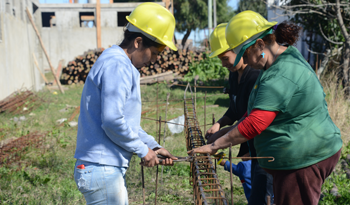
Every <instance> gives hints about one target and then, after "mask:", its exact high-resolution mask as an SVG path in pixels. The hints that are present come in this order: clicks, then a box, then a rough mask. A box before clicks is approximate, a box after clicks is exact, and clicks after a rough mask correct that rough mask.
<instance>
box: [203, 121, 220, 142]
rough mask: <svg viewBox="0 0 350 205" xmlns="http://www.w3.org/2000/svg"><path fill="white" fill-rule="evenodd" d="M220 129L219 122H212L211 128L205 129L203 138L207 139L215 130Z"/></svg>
mask: <svg viewBox="0 0 350 205" xmlns="http://www.w3.org/2000/svg"><path fill="white" fill-rule="evenodd" d="M219 130H220V123H218V122H217V123H215V124H213V126H211V128H209V130H208V131H207V133H205V139H208V138H209V137H210V136H211V135H213V134H214V133H215V132H217V131H219Z"/></svg>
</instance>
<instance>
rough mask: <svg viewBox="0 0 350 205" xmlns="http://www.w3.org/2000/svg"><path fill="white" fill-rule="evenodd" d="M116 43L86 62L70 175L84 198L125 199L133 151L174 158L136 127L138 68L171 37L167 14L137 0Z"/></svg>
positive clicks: (150, 162)
mask: <svg viewBox="0 0 350 205" xmlns="http://www.w3.org/2000/svg"><path fill="white" fill-rule="evenodd" d="M126 18H127V20H128V21H129V24H128V25H127V27H126V30H125V32H124V40H123V41H122V43H121V44H120V45H119V46H116V45H114V46H112V47H111V48H108V49H106V50H105V51H104V52H103V53H102V54H101V56H100V57H99V58H98V59H97V61H96V63H95V64H94V66H93V67H92V68H91V70H90V72H89V75H88V77H87V79H86V81H85V85H84V89H83V93H82V96H81V103H80V116H79V124H78V134H77V146H76V151H75V155H74V157H75V158H76V159H77V162H76V165H75V169H74V179H75V182H76V184H77V186H78V189H79V191H80V192H81V193H82V194H83V195H84V197H85V199H86V202H87V204H114V205H126V204H128V196H127V189H126V182H125V172H126V170H127V167H128V166H129V162H130V159H131V157H132V155H133V153H136V154H137V156H138V157H140V158H142V159H143V163H142V165H144V166H148V167H152V166H155V165H157V164H159V160H158V158H157V154H161V155H163V156H166V157H168V158H166V160H163V164H164V165H171V164H173V162H172V160H176V159H177V158H176V157H174V156H173V155H171V154H170V153H169V152H168V151H167V150H166V149H164V148H162V147H161V146H160V145H159V144H158V143H157V142H156V141H155V140H154V138H153V137H152V136H150V135H148V134H147V133H146V132H145V131H144V130H143V129H142V128H141V127H140V121H141V93H140V73H139V71H138V70H137V68H141V67H143V66H145V65H146V66H147V65H149V64H150V63H151V62H154V61H155V60H156V58H157V55H158V54H159V53H160V52H161V51H162V50H163V49H164V48H165V46H168V47H170V48H171V49H173V50H177V49H176V47H175V45H174V44H173V42H172V37H173V35H174V29H175V19H174V17H173V15H172V14H171V13H170V12H169V11H168V10H167V9H165V8H164V7H162V6H160V5H159V4H156V3H142V4H140V5H139V6H137V7H136V8H135V10H134V11H133V12H132V13H131V14H130V16H128V17H126Z"/></svg>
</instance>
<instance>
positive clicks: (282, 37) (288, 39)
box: [275, 21, 301, 45]
mask: <svg viewBox="0 0 350 205" xmlns="http://www.w3.org/2000/svg"><path fill="white" fill-rule="evenodd" d="M300 30H301V27H300V26H298V25H296V24H294V23H292V22H287V21H284V22H282V23H281V24H279V25H278V26H277V28H276V30H275V36H276V42H277V43H279V44H283V43H287V44H289V45H293V44H295V43H296V42H297V41H298V39H299V36H300Z"/></svg>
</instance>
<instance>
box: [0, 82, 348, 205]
mask: <svg viewBox="0 0 350 205" xmlns="http://www.w3.org/2000/svg"><path fill="white" fill-rule="evenodd" d="M330 86H331V85H330ZM67 88H68V89H67V90H66V91H65V92H66V93H65V94H64V95H62V94H58V95H54V94H52V93H50V92H49V91H47V90H44V91H41V92H38V93H37V95H38V96H40V98H41V99H42V103H41V105H40V107H39V108H37V109H35V110H33V112H32V113H31V114H27V115H25V117H26V120H25V121H20V122H15V121H14V120H13V119H14V117H20V116H21V115H17V116H14V115H11V114H7V113H2V114H0V128H1V129H0V140H5V139H10V138H13V139H14V138H18V137H20V136H23V135H25V134H27V133H28V132H34V131H40V132H43V133H48V134H47V138H46V141H45V142H44V144H43V145H42V146H41V147H40V148H28V150H27V153H26V154H25V155H23V156H22V157H21V160H20V161H18V162H16V163H12V164H11V165H9V166H7V167H5V166H2V167H0V204H45V205H46V204H85V200H84V197H83V196H82V194H81V193H80V192H79V191H78V189H77V187H76V184H75V182H74V179H73V168H74V163H75V159H74V158H73V155H74V152H75V146H76V133H77V127H70V126H69V125H68V124H67V123H65V125H64V126H62V127H58V126H57V122H56V121H57V120H59V119H62V118H67V119H68V118H69V117H70V116H71V115H72V113H73V112H74V106H79V105H80V96H81V92H82V88H83V86H69V87H67ZM157 89H159V92H158V93H159V95H158V98H159V115H160V116H161V117H162V119H163V120H164V119H165V108H166V103H165V102H166V96H167V93H170V100H171V101H170V102H169V104H168V113H167V120H169V119H174V118H176V117H178V116H181V115H183V112H184V111H183V101H182V99H183V97H184V87H179V86H178V87H172V88H169V87H167V85H165V84H159V87H158V86H157V85H151V86H141V92H142V100H143V109H142V110H143V111H146V112H145V114H143V115H142V117H147V118H152V119H156V118H157V112H156V102H155V101H156V99H157ZM326 89H328V87H327V86H325V90H326ZM206 91H207V95H208V97H207V101H206V105H207V106H208V107H207V109H206V116H204V109H203V106H204V98H203V97H204V95H205V90H203V89H197V101H196V102H197V116H198V120H199V123H200V125H204V119H206V124H210V123H211V122H212V116H213V114H214V115H215V118H216V120H218V119H219V118H220V117H221V116H222V115H223V114H224V113H225V111H226V110H227V108H228V104H229V100H228V96H227V95H224V94H221V91H222V89H206ZM326 92H327V94H329V93H328V91H326ZM329 92H330V91H329ZM58 93H59V92H58ZM329 96H330V97H328V98H327V102H328V106H329V110H330V113H331V116H332V118H333V120H334V121H335V122H336V124H337V126H338V127H340V129H341V130H342V133H343V134H344V135H343V139H344V141H345V142H348V141H349V140H348V139H349V134H348V132H347V131H348V129H349V111H348V107H349V106H348V104H347V102H346V101H339V100H334V98H333V97H332V96H333V95H332V93H330V94H329ZM340 104H341V105H342V106H345V107H340V106H341V105H340ZM210 105H219V106H218V107H213V106H211V107H210ZM64 108H66V111H65V112H63V111H62V109H64ZM339 109H340V110H339ZM344 109H345V111H344ZM74 121H78V116H76V117H75V118H74ZM141 126H142V127H143V128H144V130H145V131H146V132H148V133H149V134H151V135H153V136H157V138H156V139H158V134H157V131H158V128H157V125H156V122H155V121H151V120H146V119H143V120H142V122H141ZM161 126H162V129H161V130H162V133H161V145H162V146H164V147H165V148H167V149H168V150H169V151H170V152H171V153H173V154H174V155H176V156H186V146H185V134H184V132H183V133H180V134H174V135H172V134H171V133H170V131H169V130H168V128H167V129H166V132H165V144H163V139H164V138H163V136H164V133H163V131H164V123H163V124H162V125H161ZM208 128H209V126H206V129H208ZM201 129H202V132H203V133H205V129H204V127H201ZM349 150H350V148H349V147H348V146H346V147H345V146H344V148H343V157H345V156H346V154H347V153H349ZM226 152H227V150H226ZM237 152H238V146H235V147H234V148H233V154H234V155H235V154H237ZM139 162H140V159H139V158H138V157H137V156H134V157H133V158H132V160H131V163H130V167H129V169H128V171H127V175H126V180H127V186H128V194H129V202H130V204H135V205H136V204H142V188H141V174H140V173H141V171H140V166H139ZM233 162H234V163H237V162H239V160H234V161H233ZM160 170H161V167H160ZM217 173H218V176H219V179H220V181H221V185H222V186H223V188H224V191H225V193H226V197H227V198H228V199H229V198H230V178H229V172H226V171H224V170H223V168H222V167H220V166H218V169H217ZM162 176H163V177H162ZM155 179H156V168H145V190H146V202H147V203H148V204H154V198H155ZM159 179H162V183H159V184H158V204H193V192H192V187H191V186H190V185H189V179H190V177H189V164H188V163H177V164H175V165H174V166H172V167H164V169H163V174H161V173H159ZM333 184H336V185H338V189H339V193H341V194H342V197H343V199H342V200H343V201H344V203H342V204H350V203H347V201H348V200H349V199H350V197H348V195H349V194H346V193H348V192H349V189H350V187H349V186H350V185H349V184H350V180H349V179H347V177H346V176H344V172H342V171H341V170H339V169H338V171H337V173H336V174H332V178H331V180H328V181H327V182H326V184H325V186H324V188H323V192H324V193H325V195H326V196H325V198H324V199H325V200H324V201H322V202H321V204H337V202H335V200H336V197H334V196H333V195H331V194H329V193H328V192H329V190H330V189H331V188H332V187H333ZM344 197H345V198H344ZM338 202H339V201H338ZM234 203H235V204H236V205H237V204H246V203H247V201H246V199H245V196H244V192H243V188H242V185H241V183H240V180H239V179H238V177H234ZM338 204H339V203H338Z"/></svg>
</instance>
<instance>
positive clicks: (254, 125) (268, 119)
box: [238, 109, 278, 140]
mask: <svg viewBox="0 0 350 205" xmlns="http://www.w3.org/2000/svg"><path fill="white" fill-rule="evenodd" d="M277 114H278V111H266V110H259V109H253V110H252V112H251V113H250V115H249V116H247V115H248V114H247V113H246V114H245V115H244V116H243V117H246V118H245V119H244V120H243V121H242V122H241V123H239V125H238V131H239V133H241V134H242V135H243V136H244V137H245V138H247V139H248V140H250V139H253V138H254V137H255V136H257V135H259V134H260V133H261V132H262V131H264V130H265V129H266V128H267V127H268V126H269V125H270V124H271V123H272V121H273V120H274V119H275V118H276V116H277Z"/></svg>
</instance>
